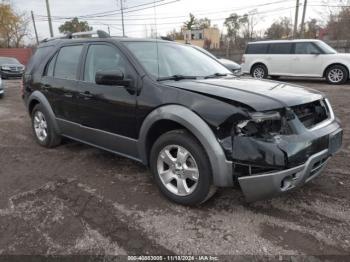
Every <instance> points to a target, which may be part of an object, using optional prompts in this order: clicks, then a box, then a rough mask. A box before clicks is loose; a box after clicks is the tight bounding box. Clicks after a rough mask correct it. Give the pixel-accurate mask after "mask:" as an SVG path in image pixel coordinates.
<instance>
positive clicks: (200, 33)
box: [176, 27, 220, 49]
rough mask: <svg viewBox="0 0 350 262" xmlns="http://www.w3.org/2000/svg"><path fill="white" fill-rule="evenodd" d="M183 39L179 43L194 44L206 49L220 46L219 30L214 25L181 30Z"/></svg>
mask: <svg viewBox="0 0 350 262" xmlns="http://www.w3.org/2000/svg"><path fill="white" fill-rule="evenodd" d="M183 34H184V39H183V40H176V41H177V42H180V43H186V44H191V45H196V46H199V47H202V48H206V49H218V48H220V30H219V29H218V28H216V27H210V28H204V29H192V30H185V31H183Z"/></svg>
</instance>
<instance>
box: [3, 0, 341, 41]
mask: <svg viewBox="0 0 350 262" xmlns="http://www.w3.org/2000/svg"><path fill="white" fill-rule="evenodd" d="M7 1H10V2H11V3H12V4H13V5H14V7H15V9H16V10H18V11H26V12H27V13H28V14H29V13H30V11H31V10H33V12H34V15H35V18H36V20H37V21H36V23H37V29H38V34H39V38H40V39H42V38H46V37H49V27H48V22H47V21H46V18H45V16H46V15H47V13H46V5H45V0H7ZM155 1H156V3H155V5H159V6H157V7H156V8H155V10H154V8H151V7H152V5H144V6H140V7H134V6H138V5H142V4H145V3H150V2H153V0H124V1H123V5H124V8H126V9H125V14H124V18H125V32H126V35H128V36H134V37H144V36H146V31H147V33H148V34H150V32H151V26H152V24H154V23H155V19H154V17H155V14H156V21H157V31H158V34H162V35H164V34H166V33H167V32H169V31H171V30H172V29H174V28H175V29H177V30H179V28H180V27H181V25H182V24H183V22H184V21H185V20H187V18H188V14H189V13H190V12H191V13H193V14H194V15H195V16H196V17H197V18H203V17H208V18H209V19H211V20H212V24H217V25H218V26H219V28H220V29H222V27H223V22H224V18H225V17H227V16H228V15H229V14H230V13H233V12H236V13H238V14H242V15H243V14H244V13H248V12H257V13H258V14H257V15H255V17H256V21H259V23H258V25H257V26H256V28H257V29H258V31H261V32H262V31H263V30H264V28H266V27H267V26H268V25H269V24H270V23H272V22H273V21H274V20H277V19H278V18H279V17H281V16H287V17H290V18H292V19H293V20H294V12H295V2H296V1H295V0H284V1H278V0H229V1H228V0H214V1H208V0H178V1H176V0H155ZM324 1H325V0H309V1H308V2H309V7H308V10H307V18H311V17H316V18H322V13H324V12H327V11H326V10H327V9H326V7H323V6H318V5H321V4H323V2H324ZM327 1H328V2H330V3H331V4H335V5H336V4H337V3H339V0H333V1H330V0H327ZM169 2H172V3H169ZM300 2H301V3H303V2H304V0H300ZM165 3H169V4H165ZM269 3H272V4H269ZM160 5H161V6H160ZM50 7H51V15H52V17H53V28H54V34H55V35H58V27H59V25H60V24H62V23H63V22H64V21H65V20H62V17H73V16H83V15H91V14H96V13H102V12H110V11H113V10H115V11H116V12H115V13H114V14H112V15H109V16H107V17H106V16H101V17H94V18H89V19H84V20H87V21H88V22H89V24H90V25H91V26H93V27H94V29H102V30H106V31H107V30H108V26H107V25H109V27H110V31H111V34H112V35H121V34H122V31H121V28H122V26H121V14H120V12H119V11H118V10H120V3H119V0H50ZM133 7H134V8H133ZM145 7H148V9H145V10H139V11H136V12H135V11H134V10H135V9H142V8H145ZM301 13H302V8H300V16H299V21H300V20H301ZM104 14H105V13H104ZM104 14H103V15H104ZM101 15H102V14H101ZM153 27H154V26H153ZM146 29H147V30H146ZM31 30H32V32H34V30H33V27H32V24H31ZM32 34H33V37H34V33H32Z"/></svg>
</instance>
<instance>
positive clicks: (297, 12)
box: [293, 0, 299, 38]
mask: <svg viewBox="0 0 350 262" xmlns="http://www.w3.org/2000/svg"><path fill="white" fill-rule="evenodd" d="M298 17H299V0H297V3H296V7H295V19H294V30H293V38H297V33H298Z"/></svg>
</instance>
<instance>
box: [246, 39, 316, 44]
mask: <svg viewBox="0 0 350 262" xmlns="http://www.w3.org/2000/svg"><path fill="white" fill-rule="evenodd" d="M319 41H321V40H318V39H293V40H264V41H256V42H249V43H248V45H249V44H271V43H298V42H319Z"/></svg>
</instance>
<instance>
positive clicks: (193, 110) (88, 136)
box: [23, 32, 342, 205]
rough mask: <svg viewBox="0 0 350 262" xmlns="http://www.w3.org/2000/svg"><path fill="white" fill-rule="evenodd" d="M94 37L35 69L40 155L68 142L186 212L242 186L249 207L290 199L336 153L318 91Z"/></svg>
mask: <svg viewBox="0 0 350 262" xmlns="http://www.w3.org/2000/svg"><path fill="white" fill-rule="evenodd" d="M98 34H99V37H95V38H93V37H90V38H86V37H85V38H80V39H79V38H75V36H74V35H70V36H67V37H66V38H67V39H53V40H47V41H45V42H43V43H41V44H40V46H39V48H38V50H37V51H36V53H35V55H34V56H33V58H32V59H31V61H30V63H29V65H28V67H27V69H26V72H25V75H24V82H23V87H24V90H23V97H24V100H25V103H26V106H27V108H28V111H29V113H30V115H31V119H32V125H33V131H34V135H35V138H36V140H37V142H38V143H39V144H40V145H42V146H44V147H54V146H57V145H59V144H60V141H61V137H68V138H71V139H74V140H77V141H81V142H83V143H86V144H89V145H92V146H95V147H98V148H101V149H104V150H107V151H110V152H113V153H116V154H119V155H122V156H125V157H128V158H131V159H134V160H136V161H139V162H141V163H143V164H145V165H146V166H149V167H150V169H151V171H152V173H153V175H154V180H155V181H156V183H157V185H158V186H159V188H160V190H161V191H162V192H163V194H164V195H165V196H167V197H168V198H170V199H171V200H173V201H175V202H177V203H181V204H186V205H194V204H199V203H202V202H204V201H206V200H207V199H208V198H209V197H210V196H212V195H213V194H214V192H215V189H216V188H217V187H232V186H234V185H235V184H239V185H240V187H241V189H242V191H243V193H244V195H245V196H246V198H247V200H248V201H254V200H258V199H262V198H266V197H271V196H273V195H276V194H278V193H281V192H286V191H289V190H291V189H293V188H295V187H298V186H300V185H302V184H304V183H306V182H308V181H309V180H311V179H313V178H315V177H316V176H317V175H319V174H320V173H321V171H322V170H323V169H324V167H325V165H326V163H327V161H328V160H329V158H330V157H331V156H332V155H333V154H334V153H335V152H336V151H338V150H339V148H340V146H341V142H342V129H341V128H340V126H339V123H338V120H337V119H336V118H335V116H334V114H333V111H332V108H331V106H330V104H329V102H328V100H327V99H326V98H325V97H324V95H322V94H320V93H319V92H317V91H313V90H309V89H305V88H302V87H298V86H295V85H290V84H286V83H280V82H274V81H268V80H264V81H261V80H253V79H244V78H237V77H235V76H233V75H232V74H231V72H230V71H228V70H227V69H226V68H225V67H224V66H222V65H221V64H220V63H219V62H217V61H216V60H215V59H213V58H211V57H210V56H207V55H206V54H204V53H202V52H200V51H198V50H196V49H194V48H192V47H191V46H187V45H182V44H178V43H174V42H170V41H163V40H157V39H156V40H149V39H130V38H112V37H108V35H106V34H104V33H102V32H98Z"/></svg>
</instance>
